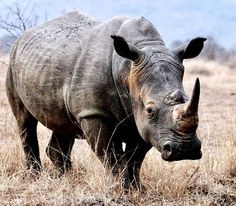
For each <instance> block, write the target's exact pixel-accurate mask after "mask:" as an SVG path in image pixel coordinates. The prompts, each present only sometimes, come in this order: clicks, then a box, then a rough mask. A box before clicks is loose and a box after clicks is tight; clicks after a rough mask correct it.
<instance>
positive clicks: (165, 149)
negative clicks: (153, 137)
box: [161, 142, 172, 160]
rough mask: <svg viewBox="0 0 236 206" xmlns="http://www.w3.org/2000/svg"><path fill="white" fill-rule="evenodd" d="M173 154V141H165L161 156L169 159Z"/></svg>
mask: <svg viewBox="0 0 236 206" xmlns="http://www.w3.org/2000/svg"><path fill="white" fill-rule="evenodd" d="M171 154H172V145H171V142H165V143H164V144H163V148H162V154H161V157H162V159H164V160H168V159H169V158H170V156H171Z"/></svg>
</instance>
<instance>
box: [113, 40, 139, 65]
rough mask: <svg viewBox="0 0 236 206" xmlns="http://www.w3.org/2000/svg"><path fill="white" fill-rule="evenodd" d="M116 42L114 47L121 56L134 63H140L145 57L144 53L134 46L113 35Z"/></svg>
mask: <svg viewBox="0 0 236 206" xmlns="http://www.w3.org/2000/svg"><path fill="white" fill-rule="evenodd" d="M111 38H112V39H113V40H114V47H115V50H116V52H117V54H119V55H120V56H122V57H124V58H127V59H130V60H132V61H133V62H134V63H138V62H139V61H140V60H141V59H142V56H143V52H142V51H141V50H140V49H138V48H137V47H135V46H134V45H132V44H129V43H127V41H126V40H125V39H124V38H123V37H121V36H116V35H111Z"/></svg>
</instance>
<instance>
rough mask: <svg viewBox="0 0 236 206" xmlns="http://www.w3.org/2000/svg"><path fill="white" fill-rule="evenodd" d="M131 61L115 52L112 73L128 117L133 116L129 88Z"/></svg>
mask: <svg viewBox="0 0 236 206" xmlns="http://www.w3.org/2000/svg"><path fill="white" fill-rule="evenodd" d="M130 68H131V61H129V60H126V59H124V58H122V57H119V56H118V55H117V54H114V57H113V63H112V75H113V79H114V84H115V87H116V90H117V93H118V95H119V98H120V101H121V104H122V106H123V108H124V110H125V113H126V115H127V117H130V116H132V114H133V111H132V104H131V98H130V93H129V88H128V76H129V73H130Z"/></svg>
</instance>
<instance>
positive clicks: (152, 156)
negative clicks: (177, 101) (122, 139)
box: [0, 60, 236, 206]
mask: <svg viewBox="0 0 236 206" xmlns="http://www.w3.org/2000/svg"><path fill="white" fill-rule="evenodd" d="M185 65H186V74H185V78H184V84H185V87H186V91H187V93H188V94H189V93H190V92H191V90H192V86H193V83H194V79H195V78H196V77H197V76H198V77H200V80H201V85H202V93H201V105H200V125H199V129H198V134H199V137H200V139H201V140H202V143H203V149H202V151H203V158H202V159H201V160H200V161H181V162H173V163H168V162H164V161H163V160H161V158H160V154H159V153H158V152H157V151H156V150H155V149H152V150H151V151H150V152H149V153H148V154H147V157H146V158H145V161H144V163H143V166H142V170H141V178H142V180H143V183H144V184H145V185H146V187H147V193H146V194H140V193H138V192H137V191H130V192H128V193H127V194H124V192H123V190H122V189H121V187H120V182H119V180H118V179H114V178H113V177H112V175H111V174H110V173H109V172H107V171H105V169H104V168H103V166H102V165H101V164H100V162H99V161H98V160H97V158H96V157H95V155H94V154H93V153H92V152H91V150H90V148H89V147H88V145H87V144H86V142H85V141H79V140H78V141H76V143H75V146H74V149H73V153H72V160H73V163H74V165H73V166H74V167H73V170H72V171H71V172H70V173H68V174H65V175H64V176H62V177H60V178H58V177H57V175H56V173H55V170H54V168H53V166H52V164H51V162H50V161H49V159H48V158H47V156H46V154H45V149H46V146H47V143H48V141H49V138H48V137H49V136H50V135H51V132H50V131H49V130H47V129H45V128H44V127H43V126H40V127H39V129H38V135H39V142H40V152H41V159H42V162H43V167H44V171H43V172H42V174H40V175H34V174H32V173H31V172H30V171H26V170H25V165H24V156H23V151H22V148H21V142H20V139H19V137H18V134H17V129H16V125H15V120H14V117H13V116H12V113H11V111H10V108H9V105H8V103H7V99H6V95H5V88H4V79H5V77H4V76H5V74H6V66H5V65H1V66H0V67H1V69H0V74H1V75H0V94H1V95H0V113H1V115H0V165H1V167H0V199H1V203H0V205H82V206H85V205H127V206H129V205H130V206H131V205H132V206H133V205H163V206H167V205H175V206H176V205H199V206H204V205H206V206H218V205H222V206H223V205H225V206H226V205H227V206H229V205H231V206H232V205H236V113H235V111H236V103H235V100H236V99H235V98H236V97H235V95H234V94H235V88H236V70H232V69H230V68H229V67H227V66H223V65H219V64H218V63H216V62H205V61H202V60H195V61H187V62H185Z"/></svg>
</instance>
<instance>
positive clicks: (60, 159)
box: [46, 132, 75, 174]
mask: <svg viewBox="0 0 236 206" xmlns="http://www.w3.org/2000/svg"><path fill="white" fill-rule="evenodd" d="M74 141H75V139H74V138H73V137H70V135H68V136H65V135H62V134H58V133H56V132H53V133H52V136H51V139H50V141H49V144H48V146H47V149H46V153H47V155H48V157H49V158H50V159H51V161H52V163H53V164H54V165H55V166H56V167H57V168H58V169H59V171H60V172H61V173H62V174H63V173H64V172H65V171H68V170H70V169H71V159H70V154H71V150H72V147H73V145H74Z"/></svg>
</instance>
